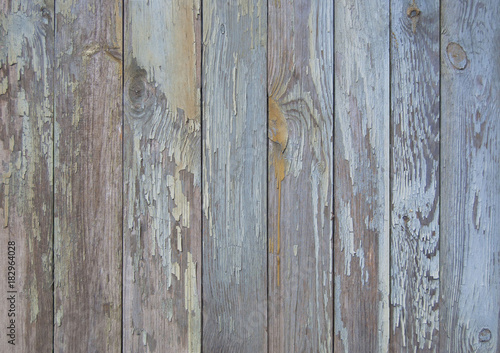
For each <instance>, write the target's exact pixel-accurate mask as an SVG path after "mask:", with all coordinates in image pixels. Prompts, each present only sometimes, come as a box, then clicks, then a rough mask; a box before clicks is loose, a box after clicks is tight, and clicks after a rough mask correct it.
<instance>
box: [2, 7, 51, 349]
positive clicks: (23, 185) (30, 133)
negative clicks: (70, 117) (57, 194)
mask: <svg viewBox="0 0 500 353" xmlns="http://www.w3.org/2000/svg"><path fill="white" fill-rule="evenodd" d="M53 18H54V12H53V3H52V1H50V0H49V1H44V0H34V1H2V2H0V142H1V148H0V161H1V163H0V165H1V167H0V173H1V175H2V178H1V180H0V209H1V212H0V215H1V219H2V221H1V224H2V226H1V227H0V251H1V256H0V258H1V263H0V273H1V274H2V280H1V281H0V291H1V293H2V294H1V295H2V298H3V299H2V301H1V303H0V312H1V316H2V339H1V340H0V351H1V352H49V351H51V350H52V333H53V331H52V245H53V243H52V226H53V217H52V205H53V196H52V189H53V186H52V185H53V184H52V182H53V177H52V176H53V173H52V172H53V168H52V165H53V153H52V144H53V133H52V132H53V92H52V87H53V73H52V69H53V62H54V57H53V53H54V21H53ZM8 291H14V292H10V293H9V292H8ZM11 296H13V298H12V300H10V298H11ZM8 298H9V300H7V299H8ZM8 327H10V328H8Z"/></svg>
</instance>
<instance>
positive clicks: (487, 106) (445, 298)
mask: <svg viewBox="0 0 500 353" xmlns="http://www.w3.org/2000/svg"><path fill="white" fill-rule="evenodd" d="M441 7H442V37H441V58H442V62H441V67H442V69H441V70H442V71H441V73H442V75H441V94H442V96H441V101H442V104H441V126H442V143H441V156H442V162H441V167H442V169H441V195H442V196H441V202H442V209H441V215H442V216H441V249H442V250H441V256H440V259H441V261H440V262H441V276H440V278H441V284H440V288H441V298H440V318H441V320H440V348H441V349H440V351H441V352H500V339H499V335H500V280H499V279H500V236H499V229H500V218H499V211H500V178H499V175H500V158H499V155H500V118H499V117H500V60H499V58H500V46H499V43H500V25H499V22H498V19H499V18H500V6H498V1H496V0H484V1H477V0H476V1H461V2H455V1H449V0H442V2H441Z"/></svg>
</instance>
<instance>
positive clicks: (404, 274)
mask: <svg viewBox="0 0 500 353" xmlns="http://www.w3.org/2000/svg"><path fill="white" fill-rule="evenodd" d="M439 36H440V31H439V1H437V0H425V1H422V0H417V1H413V2H410V3H408V2H402V1H392V2H391V124H392V128H391V131H392V134H391V145H392V155H391V161H392V163H391V193H392V198H391V199H392V205H391V206H392V208H391V337H390V350H391V351H392V352H436V351H438V350H439V334H438V332H439Z"/></svg>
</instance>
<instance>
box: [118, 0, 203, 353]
mask: <svg viewBox="0 0 500 353" xmlns="http://www.w3.org/2000/svg"><path fill="white" fill-rule="evenodd" d="M125 4H126V5H125V12H126V16H125V43H126V44H125V45H126V48H125V53H126V54H125V87H124V98H125V100H124V102H125V129H124V132H125V135H124V136H125V140H124V151H125V152H124V153H125V155H124V170H125V176H124V200H125V207H124V323H123V325H124V327H123V334H124V343H123V344H124V346H123V351H124V352H200V351H201V145H200V143H201V114H200V79H201V10H200V3H199V1H198V0H192V1H176V0H168V1H149V2H146V1H133V0H130V1H126V3H125Z"/></svg>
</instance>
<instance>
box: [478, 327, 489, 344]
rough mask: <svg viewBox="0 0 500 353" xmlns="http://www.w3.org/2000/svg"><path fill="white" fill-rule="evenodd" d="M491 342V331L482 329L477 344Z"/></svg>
mask: <svg viewBox="0 0 500 353" xmlns="http://www.w3.org/2000/svg"><path fill="white" fill-rule="evenodd" d="M490 340H491V331H490V330H489V329H487V328H483V329H482V330H481V332H479V342H489V341H490Z"/></svg>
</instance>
